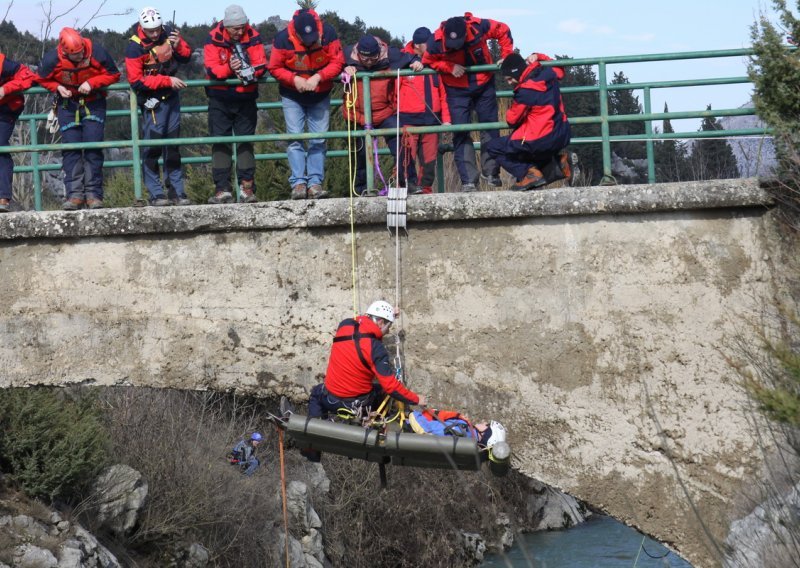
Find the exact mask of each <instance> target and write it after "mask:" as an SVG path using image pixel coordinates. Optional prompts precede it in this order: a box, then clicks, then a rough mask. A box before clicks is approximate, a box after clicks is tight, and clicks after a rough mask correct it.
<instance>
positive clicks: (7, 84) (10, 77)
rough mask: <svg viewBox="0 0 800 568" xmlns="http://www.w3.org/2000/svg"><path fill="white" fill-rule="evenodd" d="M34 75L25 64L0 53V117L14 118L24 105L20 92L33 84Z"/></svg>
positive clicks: (20, 112)
mask: <svg viewBox="0 0 800 568" xmlns="http://www.w3.org/2000/svg"><path fill="white" fill-rule="evenodd" d="M35 80H36V75H34V74H33V72H32V71H31V70H30V69H28V68H27V67H26V66H25V65H23V64H21V63H17V62H16V61H11V60H10V59H6V56H5V55H3V54H2V53H0V87H3V98H1V99H0V119H5V120H16V119H17V117H18V116H19V115H20V114H22V109H23V108H24V107H25V98H24V97H23V96H22V94H21V92H22V91H24V90H25V89H29V88H30V87H31V86H33V83H34V82H35Z"/></svg>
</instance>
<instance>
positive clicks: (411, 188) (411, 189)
mask: <svg viewBox="0 0 800 568" xmlns="http://www.w3.org/2000/svg"><path fill="white" fill-rule="evenodd" d="M421 193H422V188H421V187H420V186H418V185H417V184H415V183H410V184H408V195H419V194H421Z"/></svg>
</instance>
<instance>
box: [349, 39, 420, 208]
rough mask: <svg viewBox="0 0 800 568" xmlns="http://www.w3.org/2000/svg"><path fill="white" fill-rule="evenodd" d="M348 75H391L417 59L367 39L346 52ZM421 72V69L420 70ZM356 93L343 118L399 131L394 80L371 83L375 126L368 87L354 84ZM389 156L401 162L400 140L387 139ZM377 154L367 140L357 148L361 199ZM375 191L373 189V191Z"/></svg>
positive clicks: (358, 141) (357, 183) (357, 188)
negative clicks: (369, 119) (368, 155)
mask: <svg viewBox="0 0 800 568" xmlns="http://www.w3.org/2000/svg"><path fill="white" fill-rule="evenodd" d="M344 54H345V68H344V72H345V73H347V74H348V75H349V76H350V77H355V76H356V74H357V73H359V72H375V71H390V70H396V69H404V68H406V67H409V66H410V65H411V64H412V62H413V61H414V57H413V56H411V55H409V54H407V53H403V52H402V51H400V50H399V49H397V48H396V47H391V46H389V45H387V44H386V42H384V41H383V40H381V39H380V38H378V37H376V36H373V35H364V36H361V38H360V39H359V40H358V43H357V44H356V45H353V46H350V47H347V48H345V50H344ZM420 68H421V67H420ZM354 83H355V85H354V87H353V88H354V89H356V100H355V105H354V106H353V107H352V108H351V107H349V106H348V105H347V104H345V105H342V114H344V116H345V118H346V119H348V120H350V121H353V122H355V123H356V124H357V125H358V126H360V127H362V128H365V129H369V128H397V117H396V116H395V113H396V112H397V93H396V91H395V87H396V85H397V83H396V80H395V78H394V77H392V76H389V77H380V78H373V79H371V80H370V83H369V93H370V102H371V104H370V109H371V111H372V122H370V123H367V119H366V114H365V112H364V84H363V82H362V81H354ZM383 139H384V140H385V141H386V145H387V146H388V147H389V152H390V153H391V154H392V157H393V158H395V162H396V161H397V138H396V137H395V136H391V135H390V136H384V138H383ZM367 150H368V151H369V152H370V153H372V152H373V148H367V149H365V148H364V138H358V139H356V140H355V143H354V144H353V150H352V154H353V158H354V159H355V164H356V180H355V191H356V193H358V194H359V195H366V193H365V190H366V189H367V162H366V151H367ZM369 189H373V188H369Z"/></svg>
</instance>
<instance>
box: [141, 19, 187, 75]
mask: <svg viewBox="0 0 800 568" xmlns="http://www.w3.org/2000/svg"><path fill="white" fill-rule="evenodd" d="M168 35H169V34H168V28H166V27H165V28H164V31H162V36H164V38H165V39H164V41H162V42H161V43H158V44H156V43H153V44H152V45H151V47H147V46H145V45H144V43H143V42H142V38H141V37H139V34H133V35H132V36H131V41H132V42H134V43H137V44H139V45H140V46H141V47H142V49H144V50H146V51H147V54H148V58H147V60H146V61H145V62H144V69H143V71H144V74H145V76H148V77H149V76H151V75H172V74H173V73H174V72H175V71H176V70H177V68H178V63H177V62H176V61H175V59H174V58H173V57H172V54H173V49H172V44H171V43H170V42H169V39H167V37H168Z"/></svg>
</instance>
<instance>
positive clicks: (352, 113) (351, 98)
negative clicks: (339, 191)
mask: <svg viewBox="0 0 800 568" xmlns="http://www.w3.org/2000/svg"><path fill="white" fill-rule="evenodd" d="M342 83H343V84H344V95H345V109H346V112H345V121H346V122H347V179H348V181H349V184H350V192H349V193H350V256H351V265H352V279H353V317H356V316H358V305H359V303H360V298H359V287H358V257H357V249H356V214H355V198H356V196H357V194H356V173H355V170H356V167H357V163H356V161H357V156H356V155H355V152H354V151H353V144H357V143H358V141H355V142H354V141H353V129H354V128H353V126H354V124H355V120H356V110H355V109H356V102H357V101H358V86H355V88H353V87H354V85H353V83H355V80H354V79H353V78H352V77H351V76H350V74H349V73H342Z"/></svg>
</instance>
